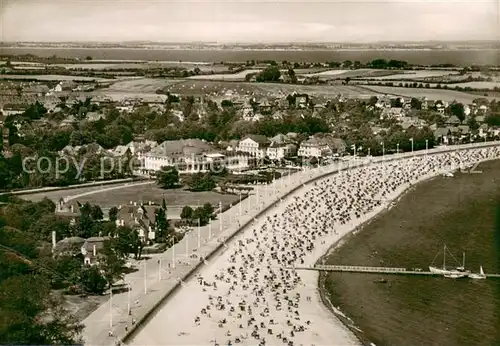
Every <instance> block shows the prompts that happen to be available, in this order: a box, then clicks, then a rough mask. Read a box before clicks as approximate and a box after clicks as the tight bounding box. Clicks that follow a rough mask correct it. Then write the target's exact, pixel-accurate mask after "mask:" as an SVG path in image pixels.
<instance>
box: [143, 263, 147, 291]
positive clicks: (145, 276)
mask: <svg viewBox="0 0 500 346" xmlns="http://www.w3.org/2000/svg"><path fill="white" fill-rule="evenodd" d="M143 261H144V294H148V266H147V263H146V260H143Z"/></svg>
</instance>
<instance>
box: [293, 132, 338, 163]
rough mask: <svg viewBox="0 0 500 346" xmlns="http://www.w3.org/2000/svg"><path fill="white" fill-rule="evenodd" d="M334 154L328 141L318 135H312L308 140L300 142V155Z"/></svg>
mask: <svg viewBox="0 0 500 346" xmlns="http://www.w3.org/2000/svg"><path fill="white" fill-rule="evenodd" d="M331 154H332V150H331V148H330V147H329V146H328V144H327V142H326V141H324V140H322V139H320V138H316V137H311V138H309V139H308V140H305V141H303V142H302V143H300V147H299V151H298V156H301V157H317V158H319V157H326V156H329V155H331Z"/></svg>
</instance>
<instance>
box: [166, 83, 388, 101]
mask: <svg viewBox="0 0 500 346" xmlns="http://www.w3.org/2000/svg"><path fill="white" fill-rule="evenodd" d="M228 90H231V91H233V93H239V94H253V95H260V96H278V95H281V96H286V95H288V94H291V93H293V92H298V93H307V94H309V95H312V96H316V97H332V96H336V95H338V94H342V95H344V96H349V97H358V98H369V97H370V96H373V95H378V94H380V93H378V92H376V91H370V90H367V89H365V88H360V87H358V86H354V85H352V86H351V85H292V84H278V83H277V84H274V83H245V82H241V83H240V82H227V81H220V82H219V81H217V82H215V81H203V82H200V81H184V82H181V83H176V84H174V85H170V86H169V87H168V88H166V89H165V91H169V92H171V93H179V94H192V95H197V94H201V93H204V94H212V95H217V94H219V95H221V94H224V93H225V92H226V91H228Z"/></svg>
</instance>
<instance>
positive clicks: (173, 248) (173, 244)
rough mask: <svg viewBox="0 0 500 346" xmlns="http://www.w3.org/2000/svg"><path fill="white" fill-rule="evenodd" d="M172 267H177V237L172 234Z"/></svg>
mask: <svg viewBox="0 0 500 346" xmlns="http://www.w3.org/2000/svg"><path fill="white" fill-rule="evenodd" d="M170 239H171V240H172V269H175V238H174V237H173V236H172V237H171V238H170Z"/></svg>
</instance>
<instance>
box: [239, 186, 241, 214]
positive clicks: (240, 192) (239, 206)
mask: <svg viewBox="0 0 500 346" xmlns="http://www.w3.org/2000/svg"><path fill="white" fill-rule="evenodd" d="M239 208H240V210H239V216H240V217H241V190H240V206H239Z"/></svg>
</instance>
